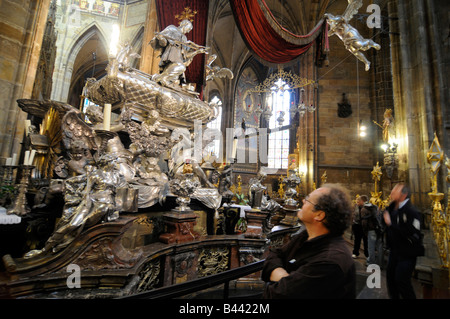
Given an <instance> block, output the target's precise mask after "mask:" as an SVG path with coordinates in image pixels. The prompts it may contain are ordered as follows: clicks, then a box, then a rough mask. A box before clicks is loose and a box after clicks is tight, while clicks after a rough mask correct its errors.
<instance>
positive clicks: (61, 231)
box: [24, 153, 127, 259]
mask: <svg viewBox="0 0 450 319" xmlns="http://www.w3.org/2000/svg"><path fill="white" fill-rule="evenodd" d="M116 162H117V155H116V154H113V153H105V154H103V155H102V156H101V157H100V159H99V161H98V162H97V163H96V164H97V165H96V166H95V165H87V166H86V169H85V173H84V174H81V175H77V176H74V177H71V178H68V179H66V180H65V193H64V200H65V205H64V211H63V215H62V217H61V219H60V221H59V222H58V224H57V225H56V228H55V231H54V232H53V234H52V236H50V238H49V239H48V240H47V242H46V243H45V246H44V248H43V249H41V250H31V251H29V252H28V253H26V254H25V255H24V258H25V259H28V258H33V257H35V256H38V255H42V254H47V253H56V252H58V251H60V250H61V249H63V248H65V247H67V246H68V245H69V244H71V243H72V242H73V241H74V240H75V238H76V237H77V236H78V235H79V234H80V233H81V232H82V231H83V230H84V229H87V228H89V227H91V226H93V225H95V224H97V223H99V222H100V221H101V220H102V219H105V220H106V221H112V220H115V219H117V218H118V217H119V215H118V211H117V209H116V202H115V197H114V194H115V192H116V189H117V188H120V187H125V186H126V184H127V183H126V181H125V179H124V177H123V175H122V174H121V173H120V171H119V170H118V169H117V165H116Z"/></svg>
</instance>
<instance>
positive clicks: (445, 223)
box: [427, 133, 450, 269]
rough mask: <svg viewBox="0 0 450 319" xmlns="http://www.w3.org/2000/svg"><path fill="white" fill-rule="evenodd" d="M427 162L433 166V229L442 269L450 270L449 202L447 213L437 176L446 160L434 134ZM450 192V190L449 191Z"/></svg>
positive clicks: (448, 177) (431, 196)
mask: <svg viewBox="0 0 450 319" xmlns="http://www.w3.org/2000/svg"><path fill="white" fill-rule="evenodd" d="M427 160H428V163H429V164H430V165H431V169H430V170H431V174H432V175H431V192H430V193H428V196H430V198H431V200H432V209H433V212H432V217H431V229H432V231H433V236H434V240H435V242H436V245H437V248H438V251H439V257H440V258H441V262H442V267H443V268H447V269H448V268H450V251H449V249H450V247H449V241H450V210H449V206H450V205H449V204H450V203H449V201H447V212H445V211H444V208H443V207H442V204H441V201H442V200H443V199H444V197H445V195H444V193H439V191H438V186H437V175H438V172H439V169H440V167H441V166H442V162H443V160H444V152H443V150H442V148H441V145H440V143H439V139H438V138H437V136H436V133H435V134H434V140H433V142H432V143H431V146H430V149H429V150H428V152H427ZM449 165H450V164H449V160H448V158H447V160H446V166H447V182H448V183H450V175H449ZM449 191H450V190H449Z"/></svg>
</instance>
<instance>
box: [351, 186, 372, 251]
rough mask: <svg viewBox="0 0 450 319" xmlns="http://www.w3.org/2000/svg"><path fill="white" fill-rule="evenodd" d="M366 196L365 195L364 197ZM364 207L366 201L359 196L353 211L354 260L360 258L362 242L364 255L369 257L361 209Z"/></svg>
mask: <svg viewBox="0 0 450 319" xmlns="http://www.w3.org/2000/svg"><path fill="white" fill-rule="evenodd" d="M363 196H365V195H363ZM363 206H364V201H363V200H362V199H361V196H359V197H358V198H357V199H356V205H355V209H354V210H353V223H352V233H353V236H354V237H353V238H354V240H353V255H352V257H353V258H355V259H356V258H358V256H359V249H360V247H361V241H362V242H363V247H364V255H365V256H366V257H369V252H368V246H367V235H365V234H364V231H363V228H362V224H361V209H362V207H363Z"/></svg>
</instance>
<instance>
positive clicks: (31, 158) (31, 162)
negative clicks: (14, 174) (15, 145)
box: [28, 150, 36, 165]
mask: <svg viewBox="0 0 450 319" xmlns="http://www.w3.org/2000/svg"><path fill="white" fill-rule="evenodd" d="M34 155H36V150H32V151H31V153H30V157H29V159H28V165H33V160H34Z"/></svg>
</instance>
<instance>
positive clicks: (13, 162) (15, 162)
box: [11, 153, 17, 166]
mask: <svg viewBox="0 0 450 319" xmlns="http://www.w3.org/2000/svg"><path fill="white" fill-rule="evenodd" d="M11 165H14V166H15V165H17V154H16V153H14V154H13V157H12V160H11Z"/></svg>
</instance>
